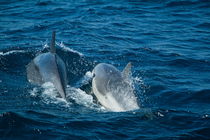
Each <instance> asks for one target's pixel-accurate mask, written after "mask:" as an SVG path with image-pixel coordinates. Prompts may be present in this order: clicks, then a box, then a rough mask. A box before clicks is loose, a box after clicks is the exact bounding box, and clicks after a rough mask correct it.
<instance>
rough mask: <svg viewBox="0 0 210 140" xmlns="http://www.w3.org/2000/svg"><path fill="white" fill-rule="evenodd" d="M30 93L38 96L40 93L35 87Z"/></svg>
mask: <svg viewBox="0 0 210 140" xmlns="http://www.w3.org/2000/svg"><path fill="white" fill-rule="evenodd" d="M29 93H30V95H31V96H33V97H36V96H37V94H38V89H37V88H36V87H35V88H33V89H32V90H31V91H29Z"/></svg>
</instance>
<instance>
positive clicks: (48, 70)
mask: <svg viewBox="0 0 210 140" xmlns="http://www.w3.org/2000/svg"><path fill="white" fill-rule="evenodd" d="M27 78H28V81H29V82H31V83H33V84H38V85H42V84H43V83H45V82H51V83H52V84H53V85H54V87H55V88H56V89H57V91H58V92H59V94H60V96H61V97H62V98H64V99H65V98H66V86H67V74H66V66H65V63H64V62H63V60H62V59H61V58H60V57H59V56H58V55H57V54H56V49H55V31H53V33H52V40H51V46H50V51H49V52H47V53H42V54H39V55H38V56H36V57H35V58H34V59H33V60H32V61H31V62H30V63H29V64H28V65H27Z"/></svg>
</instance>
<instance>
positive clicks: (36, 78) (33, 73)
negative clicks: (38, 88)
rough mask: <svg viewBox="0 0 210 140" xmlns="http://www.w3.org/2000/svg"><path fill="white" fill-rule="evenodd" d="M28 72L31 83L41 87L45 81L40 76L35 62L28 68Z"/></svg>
mask: <svg viewBox="0 0 210 140" xmlns="http://www.w3.org/2000/svg"><path fill="white" fill-rule="evenodd" d="M26 72H27V79H28V80H29V82H31V83H33V84H37V85H41V84H43V83H44V80H43V78H42V75H41V74H40V71H39V68H38V67H37V65H36V64H35V63H34V61H31V62H30V63H29V64H28V65H27V66H26Z"/></svg>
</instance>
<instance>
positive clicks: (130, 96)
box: [92, 63, 139, 112]
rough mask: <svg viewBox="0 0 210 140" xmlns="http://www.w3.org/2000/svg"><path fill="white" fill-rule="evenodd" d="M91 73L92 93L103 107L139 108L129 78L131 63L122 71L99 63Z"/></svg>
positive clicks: (114, 108)
mask: <svg viewBox="0 0 210 140" xmlns="http://www.w3.org/2000/svg"><path fill="white" fill-rule="evenodd" d="M92 73H93V79H92V88H93V93H94V95H95V96H96V98H97V100H98V101H99V103H100V104H101V105H103V106H104V107H105V108H107V109H108V110H111V111H115V112H121V111H129V110H135V109H138V108H139V106H138V103H137V98H136V96H135V94H134V88H133V86H132V84H131V80H130V74H131V63H128V64H127V66H126V67H125V69H124V70H123V72H120V71H119V70H118V69H117V68H115V67H114V66H112V65H110V64H106V63H100V64H98V65H96V67H95V68H94V69H93V72H92Z"/></svg>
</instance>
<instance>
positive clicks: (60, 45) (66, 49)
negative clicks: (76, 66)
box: [56, 42, 84, 56]
mask: <svg viewBox="0 0 210 140" xmlns="http://www.w3.org/2000/svg"><path fill="white" fill-rule="evenodd" d="M56 45H58V46H59V47H61V48H62V49H63V50H64V51H69V52H73V53H76V54H78V55H80V56H84V55H83V54H82V53H81V52H78V51H76V50H73V49H71V48H68V47H66V46H65V45H64V43H63V42H60V43H58V42H56Z"/></svg>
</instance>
